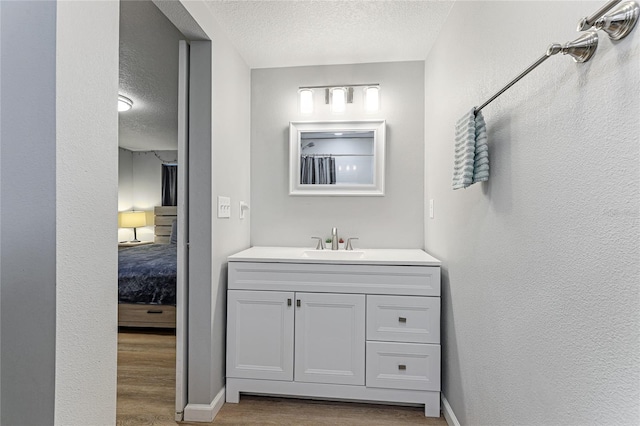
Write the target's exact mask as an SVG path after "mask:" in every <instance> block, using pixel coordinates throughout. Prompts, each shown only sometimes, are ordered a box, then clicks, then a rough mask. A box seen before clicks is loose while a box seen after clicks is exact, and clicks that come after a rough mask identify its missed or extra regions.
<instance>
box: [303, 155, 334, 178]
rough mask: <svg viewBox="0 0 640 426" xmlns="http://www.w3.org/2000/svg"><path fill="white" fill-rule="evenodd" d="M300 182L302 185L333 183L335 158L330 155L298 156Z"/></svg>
mask: <svg viewBox="0 0 640 426" xmlns="http://www.w3.org/2000/svg"><path fill="white" fill-rule="evenodd" d="M300 183H301V184H302V185H313V184H319V185H335V183H336V159H335V158H333V157H331V156H324V157H315V156H313V155H303V156H302V157H300Z"/></svg>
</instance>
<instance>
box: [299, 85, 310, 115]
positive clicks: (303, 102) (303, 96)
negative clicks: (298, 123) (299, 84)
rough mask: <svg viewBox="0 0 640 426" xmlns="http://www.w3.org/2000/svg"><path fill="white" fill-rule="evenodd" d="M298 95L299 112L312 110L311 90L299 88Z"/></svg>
mask: <svg viewBox="0 0 640 426" xmlns="http://www.w3.org/2000/svg"><path fill="white" fill-rule="evenodd" d="M298 95H299V98H300V113H302V114H311V113H312V112H313V90H311V89H300V90H299V91H298Z"/></svg>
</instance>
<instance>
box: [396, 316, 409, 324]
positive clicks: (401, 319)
mask: <svg viewBox="0 0 640 426" xmlns="http://www.w3.org/2000/svg"><path fill="white" fill-rule="evenodd" d="M398 322H402V323H406V322H407V319H406V318H405V317H398Z"/></svg>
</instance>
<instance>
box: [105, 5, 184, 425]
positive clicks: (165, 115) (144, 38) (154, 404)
mask: <svg viewBox="0 0 640 426" xmlns="http://www.w3.org/2000/svg"><path fill="white" fill-rule="evenodd" d="M184 38H185V37H184V35H183V34H182V33H181V32H180V31H179V30H178V29H177V28H176V27H175V26H174V25H173V24H172V23H171V22H170V21H169V19H168V18H167V17H166V16H165V15H164V14H163V13H162V12H161V11H160V10H159V9H158V8H157V7H156V5H155V4H154V3H153V2H151V1H141V2H128V1H122V2H121V4H120V70H119V72H120V76H119V77H120V78H119V80H120V95H121V96H124V97H126V98H127V99H128V101H129V102H128V103H129V104H130V109H129V110H126V111H122V112H120V113H119V146H120V150H119V154H120V159H119V197H118V198H119V206H118V209H119V211H120V213H119V216H120V217H124V216H133V215H134V214H137V215H138V216H140V218H141V219H140V220H141V221H140V222H135V223H128V224H127V223H124V222H123V221H122V220H119V225H120V226H121V227H120V229H119V231H118V241H120V243H119V248H118V255H119V278H118V289H119V291H118V293H119V309H118V311H119V319H118V323H119V336H118V400H117V413H118V421H119V422H122V423H125V424H126V423H127V422H128V421H133V422H135V421H139V420H141V419H140V416H141V415H142V416H149V417H150V418H154V419H155V418H158V417H161V418H163V419H167V420H168V419H171V420H174V419H175V420H182V415H183V410H184V407H185V405H186V356H185V353H186V346H187V345H186V318H187V295H188V293H187V291H186V289H187V283H186V280H187V277H188V273H187V271H188V255H187V250H186V247H187V242H188V226H187V222H188V215H187V206H188V198H187V192H188V149H187V136H188V123H187V121H188V111H187V105H188V81H189V78H188V71H189V69H188V44H187V42H186V41H184ZM176 168H177V171H176V170H175V169H176ZM174 172H176V173H175V174H174ZM176 177H177V179H176ZM176 195H177V197H176ZM131 212H136V213H131ZM135 225H139V227H137V228H136V227H135ZM125 226H129V227H133V234H134V238H133V241H132V240H131V232H132V231H131V229H130V228H129V229H127V228H125ZM136 237H138V238H136ZM151 396H152V397H151ZM174 406H175V410H174V408H173V407H174ZM145 413H146V414H145ZM135 419H137V420H135Z"/></svg>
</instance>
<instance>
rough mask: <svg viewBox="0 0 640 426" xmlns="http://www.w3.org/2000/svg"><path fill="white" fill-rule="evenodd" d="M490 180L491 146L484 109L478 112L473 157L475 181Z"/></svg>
mask: <svg viewBox="0 0 640 426" xmlns="http://www.w3.org/2000/svg"><path fill="white" fill-rule="evenodd" d="M487 180H489V146H488V145H487V125H486V124H485V122H484V117H483V116H482V111H478V113H477V114H476V155H475V157H474V159H473V183H476V182H484V181H487Z"/></svg>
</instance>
